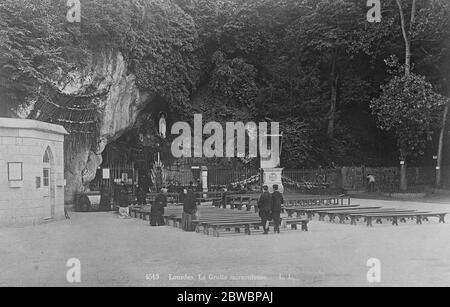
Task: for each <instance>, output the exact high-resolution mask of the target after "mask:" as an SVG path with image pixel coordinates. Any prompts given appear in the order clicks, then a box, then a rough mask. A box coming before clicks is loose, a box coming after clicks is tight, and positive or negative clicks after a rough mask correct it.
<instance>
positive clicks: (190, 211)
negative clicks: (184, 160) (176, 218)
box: [181, 181, 197, 231]
mask: <svg viewBox="0 0 450 307" xmlns="http://www.w3.org/2000/svg"><path fill="white" fill-rule="evenodd" d="M181 201H182V202H183V216H182V228H183V230H184V231H194V230H195V229H194V227H193V225H192V220H193V218H194V214H195V213H196V211H197V200H196V197H195V194H194V190H193V182H192V181H191V182H190V183H189V188H188V189H185V190H184V191H183V196H182V198H181Z"/></svg>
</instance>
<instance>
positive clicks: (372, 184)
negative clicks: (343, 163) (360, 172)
mask: <svg viewBox="0 0 450 307" xmlns="http://www.w3.org/2000/svg"><path fill="white" fill-rule="evenodd" d="M367 180H368V181H369V193H373V192H375V181H376V180H375V176H374V175H372V174H369V175H367Z"/></svg>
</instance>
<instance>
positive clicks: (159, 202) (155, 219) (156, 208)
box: [150, 188, 167, 226]
mask: <svg viewBox="0 0 450 307" xmlns="http://www.w3.org/2000/svg"><path fill="white" fill-rule="evenodd" d="M165 207H167V189H166V188H162V189H161V193H159V194H158V195H157V196H156V198H155V202H154V203H153V205H152V209H151V219H150V225H151V226H164V225H165V224H166V223H165V222H164V217H163V215H164V208H165Z"/></svg>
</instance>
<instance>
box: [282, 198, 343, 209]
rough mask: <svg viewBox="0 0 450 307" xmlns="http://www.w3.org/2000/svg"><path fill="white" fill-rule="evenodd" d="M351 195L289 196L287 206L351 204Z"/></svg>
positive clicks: (286, 199) (286, 200)
mask: <svg viewBox="0 0 450 307" xmlns="http://www.w3.org/2000/svg"><path fill="white" fill-rule="evenodd" d="M350 204H351V199H350V197H347V196H346V197H344V196H339V197H322V198H307V199H295V198H294V199H291V198H290V197H289V196H286V197H285V206H286V207H289V206H297V207H298V206H329V205H350Z"/></svg>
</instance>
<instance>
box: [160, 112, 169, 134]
mask: <svg viewBox="0 0 450 307" xmlns="http://www.w3.org/2000/svg"><path fill="white" fill-rule="evenodd" d="M166 116H167V115H166V113H165V112H160V113H159V135H160V136H161V137H162V138H163V139H165V138H166V130H167V123H166Z"/></svg>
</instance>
